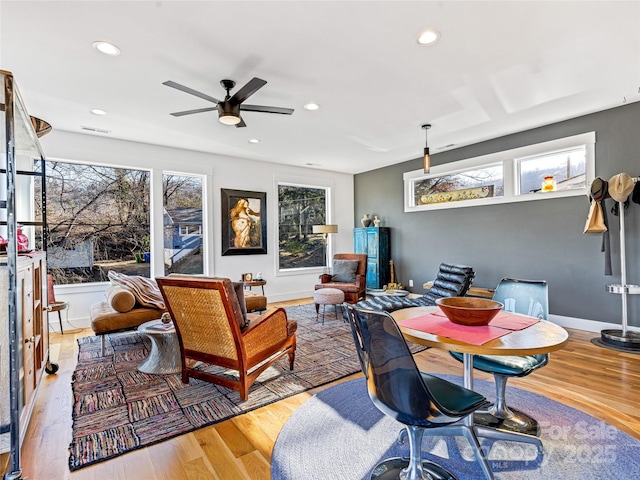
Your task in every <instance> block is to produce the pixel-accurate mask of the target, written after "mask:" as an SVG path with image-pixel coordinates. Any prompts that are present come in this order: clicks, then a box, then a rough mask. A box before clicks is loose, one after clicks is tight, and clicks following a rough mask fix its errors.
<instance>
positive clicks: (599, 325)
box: [49, 290, 640, 333]
mask: <svg viewBox="0 0 640 480" xmlns="http://www.w3.org/2000/svg"><path fill="white" fill-rule="evenodd" d="M300 298H311V296H310V295H309V292H308V291H307V290H305V291H303V292H298V293H290V294H283V295H272V296H269V297H267V299H268V301H269V302H285V301H287V300H298V299H300ZM549 321H551V322H553V323H555V324H557V325H560V326H561V327H563V328H574V329H576V330H584V331H586V332H594V333H600V332H601V331H602V330H609V329H617V328H620V325H618V324H614V323H607V322H599V321H596V320H587V319H584V318H576V317H565V316H563V315H554V314H549ZM62 328H63V329H64V330H65V331H67V330H74V329H78V328H91V319H90V318H89V317H85V318H74V319H65V318H64V316H63V319H62ZM628 329H629V330H630V331H634V332H640V328H638V327H628ZM49 331H50V332H60V323H59V321H58V318H57V316H54V315H50V316H49Z"/></svg>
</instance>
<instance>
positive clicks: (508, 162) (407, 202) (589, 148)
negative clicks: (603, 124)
mask: <svg viewBox="0 0 640 480" xmlns="http://www.w3.org/2000/svg"><path fill="white" fill-rule="evenodd" d="M595 143H596V133H595V132H587V133H581V134H578V135H572V136H570V137H564V138H559V139H556V140H550V141H547V142H541V143H536V144H532V145H526V146H523V147H518V148H514V149H510V150H503V151H500V152H495V153H491V154H488V155H482V156H479V157H473V158H468V159H464V160H459V161H456V162H451V163H447V164H444V165H437V166H434V167H432V168H431V171H430V173H428V174H425V173H424V171H423V170H422V169H419V170H413V171H410V172H405V173H404V174H403V180H404V211H405V212H422V211H430V210H443V209H450V208H464V207H475V206H481V205H496V204H501V203H514V202H529V201H536V200H549V199H555V198H566V197H575V196H582V195H587V193H588V190H589V186H590V185H591V182H592V181H593V179H594V178H595ZM583 145H584V146H585V173H586V181H585V186H584V187H582V188H574V189H569V190H556V191H552V192H539V193H529V192H526V193H522V194H520V193H518V189H519V183H520V179H519V173H518V172H519V162H520V161H521V160H522V159H525V158H527V157H532V156H536V155H538V156H539V155H544V154H551V153H554V152H557V151H562V150H567V149H570V148H575V147H579V146H583ZM497 164H502V166H503V181H504V195H503V196H502V197H491V198H481V199H474V200H460V201H456V202H445V203H436V204H428V205H416V204H415V193H414V190H415V183H416V182H417V181H419V180H424V179H427V178H433V177H442V176H445V175H454V174H456V173H460V172H463V171H467V170H470V169H474V168H483V167H488V166H492V165H497Z"/></svg>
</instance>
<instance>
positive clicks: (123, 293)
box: [105, 285, 136, 313]
mask: <svg viewBox="0 0 640 480" xmlns="http://www.w3.org/2000/svg"><path fill="white" fill-rule="evenodd" d="M105 296H106V297H107V303H108V304H109V305H111V308H113V309H114V310H115V311H116V312H119V313H126V312H128V311H130V310H131V309H132V308H133V307H134V305H135V304H136V297H134V296H133V293H131V292H130V291H129V290H127V289H125V288H123V287H121V286H119V285H109V286H108V287H107V291H106V292H105Z"/></svg>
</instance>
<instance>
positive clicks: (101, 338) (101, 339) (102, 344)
mask: <svg viewBox="0 0 640 480" xmlns="http://www.w3.org/2000/svg"><path fill="white" fill-rule="evenodd" d="M104 337H105V335H104V333H103V334H102V335H100V345H101V346H102V356H103V357H104Z"/></svg>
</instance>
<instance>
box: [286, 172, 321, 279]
mask: <svg viewBox="0 0 640 480" xmlns="http://www.w3.org/2000/svg"><path fill="white" fill-rule="evenodd" d="M327 201H328V189H327V188H325V187H311V186H301V185H293V184H278V219H279V222H278V223H279V226H278V268H279V270H293V269H300V268H311V267H323V266H324V265H325V264H326V254H325V248H326V245H325V242H324V238H323V236H322V235H321V234H317V233H316V234H314V233H313V225H323V224H326V219H327Z"/></svg>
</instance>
